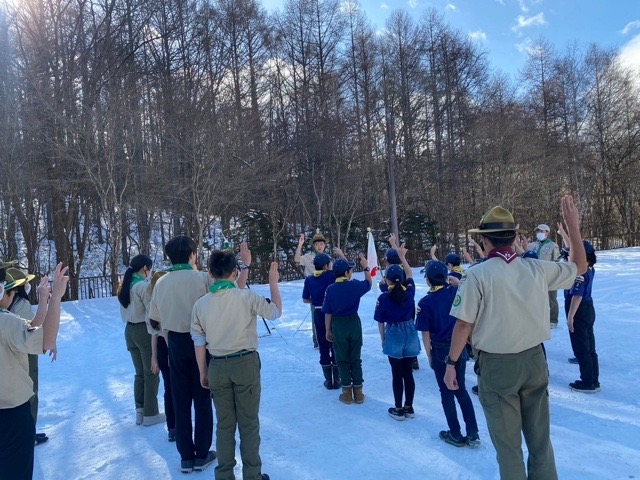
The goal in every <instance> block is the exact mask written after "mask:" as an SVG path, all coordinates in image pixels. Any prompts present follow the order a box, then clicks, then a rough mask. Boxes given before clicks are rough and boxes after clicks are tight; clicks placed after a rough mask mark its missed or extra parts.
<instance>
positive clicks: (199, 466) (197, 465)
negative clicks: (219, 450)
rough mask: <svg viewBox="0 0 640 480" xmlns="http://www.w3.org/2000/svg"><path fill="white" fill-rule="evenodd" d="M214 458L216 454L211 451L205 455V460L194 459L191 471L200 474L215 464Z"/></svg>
mask: <svg viewBox="0 0 640 480" xmlns="http://www.w3.org/2000/svg"><path fill="white" fill-rule="evenodd" d="M216 458H217V456H216V452H215V451H214V450H211V451H210V452H209V453H207V458H196V459H195V460H194V461H193V469H194V470H195V471H196V472H201V471H203V470H204V469H205V468H207V467H208V466H209V465H211V464H212V463H213V462H215V461H216Z"/></svg>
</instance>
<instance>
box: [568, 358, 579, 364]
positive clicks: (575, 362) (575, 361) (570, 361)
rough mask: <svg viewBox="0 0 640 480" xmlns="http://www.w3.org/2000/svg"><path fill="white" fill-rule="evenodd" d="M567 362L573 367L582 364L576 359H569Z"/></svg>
mask: <svg viewBox="0 0 640 480" xmlns="http://www.w3.org/2000/svg"><path fill="white" fill-rule="evenodd" d="M567 361H568V362H569V363H570V364H572V365H578V364H579V363H580V362H578V359H577V358H576V357H571V358H568V359H567Z"/></svg>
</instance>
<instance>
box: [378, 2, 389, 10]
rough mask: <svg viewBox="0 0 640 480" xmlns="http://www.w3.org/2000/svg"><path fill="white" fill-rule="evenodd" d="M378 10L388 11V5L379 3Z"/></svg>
mask: <svg viewBox="0 0 640 480" xmlns="http://www.w3.org/2000/svg"><path fill="white" fill-rule="evenodd" d="M380 8H381V9H382V10H389V5H387V4H386V3H381V4H380Z"/></svg>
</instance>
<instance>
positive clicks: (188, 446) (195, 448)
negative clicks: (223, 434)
mask: <svg viewBox="0 0 640 480" xmlns="http://www.w3.org/2000/svg"><path fill="white" fill-rule="evenodd" d="M196 249H197V246H196V243H195V242H194V241H193V240H192V239H191V238H189V237H185V236H178V237H175V238H172V239H171V240H169V242H167V244H166V245H165V247H164V251H165V253H166V255H167V256H168V257H169V260H171V263H172V266H171V267H169V268H168V273H167V274H166V275H164V276H163V277H162V278H160V279H159V280H158V282H157V283H156V286H155V288H154V289H153V293H152V294H151V303H150V305H149V321H157V322H159V323H160V325H161V327H162V330H163V331H167V332H168V333H167V338H168V340H169V345H168V347H169V365H170V371H171V389H172V392H173V407H174V411H175V416H176V448H177V449H178V452H179V453H180V471H182V472H183V473H190V472H192V471H193V470H197V471H201V470H204V469H205V468H207V467H208V466H209V465H211V464H212V463H213V462H214V461H215V458H216V456H215V452H213V451H209V448H210V447H211V443H212V441H213V410H212V408H211V399H210V398H209V391H208V390H206V389H204V388H202V387H201V386H200V374H199V372H198V364H197V362H196V355H195V351H194V348H193V340H191V333H190V331H191V310H193V304H194V303H196V300H197V299H198V298H200V297H201V296H202V295H204V294H205V293H207V290H208V288H209V285H211V283H212V280H210V279H209V276H208V275H207V274H206V273H205V272H199V271H198V270H197V269H196ZM192 405H193V410H194V412H195V421H194V423H195V428H194V427H192V423H191V407H192Z"/></svg>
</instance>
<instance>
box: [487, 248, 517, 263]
mask: <svg viewBox="0 0 640 480" xmlns="http://www.w3.org/2000/svg"><path fill="white" fill-rule="evenodd" d="M519 256H520V255H518V254H517V253H516V252H514V251H513V248H511V247H498V248H494V249H493V250H491V251H490V252H489V255H487V258H500V259H502V260H504V261H505V262H507V263H511V262H512V261H513V260H514V259H516V258H518V257H519Z"/></svg>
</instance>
